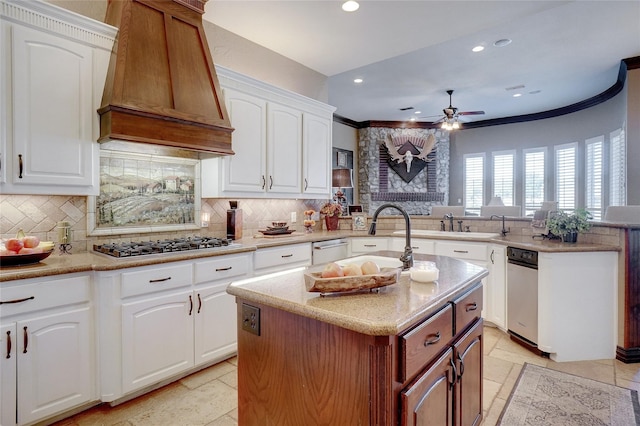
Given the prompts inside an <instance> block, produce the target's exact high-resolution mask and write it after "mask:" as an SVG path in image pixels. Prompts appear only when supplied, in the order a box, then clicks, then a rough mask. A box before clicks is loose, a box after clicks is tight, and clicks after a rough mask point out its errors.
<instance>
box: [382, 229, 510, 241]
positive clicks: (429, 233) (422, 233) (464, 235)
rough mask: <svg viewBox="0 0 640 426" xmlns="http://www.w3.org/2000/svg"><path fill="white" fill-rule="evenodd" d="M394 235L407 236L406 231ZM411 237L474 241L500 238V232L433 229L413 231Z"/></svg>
mask: <svg viewBox="0 0 640 426" xmlns="http://www.w3.org/2000/svg"><path fill="white" fill-rule="evenodd" d="M393 234H394V235H405V231H395V232H394V233H393ZM411 235H412V236H416V237H448V238H457V239H461V240H464V239H473V238H486V239H491V238H498V237H499V236H500V233H499V232H457V231H454V232H451V231H434V230H431V229H412V230H411Z"/></svg>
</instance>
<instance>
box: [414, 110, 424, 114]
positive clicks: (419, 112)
mask: <svg viewBox="0 0 640 426" xmlns="http://www.w3.org/2000/svg"><path fill="white" fill-rule="evenodd" d="M414 114H422V111H416V112H414Z"/></svg>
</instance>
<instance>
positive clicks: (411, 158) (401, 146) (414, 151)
mask: <svg viewBox="0 0 640 426" xmlns="http://www.w3.org/2000/svg"><path fill="white" fill-rule="evenodd" d="M435 145H436V138H435V136H433V135H429V136H427V137H426V138H423V137H419V136H409V135H401V136H392V137H391V139H386V140H385V141H384V146H385V147H386V149H387V153H388V159H387V162H388V163H389V167H391V168H392V169H393V170H394V171H395V172H396V173H397V174H398V176H400V177H401V178H402V180H404V181H405V182H407V183H408V182H411V181H412V180H413V178H414V177H416V176H417V175H418V173H420V172H421V171H422V169H424V168H425V167H426V166H427V163H428V162H429V161H432V160H433V158H427V156H428V155H429V154H430V153H431V151H433V148H434V147H435Z"/></svg>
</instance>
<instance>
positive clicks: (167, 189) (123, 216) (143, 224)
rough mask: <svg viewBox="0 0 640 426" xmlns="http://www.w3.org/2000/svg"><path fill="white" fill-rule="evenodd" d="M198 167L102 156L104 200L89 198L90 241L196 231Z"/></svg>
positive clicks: (162, 159) (118, 155)
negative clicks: (97, 237) (109, 236)
mask: <svg viewBox="0 0 640 426" xmlns="http://www.w3.org/2000/svg"><path fill="white" fill-rule="evenodd" d="M199 164H200V162H199V161H198V160H195V159H185V158H174V157H162V156H157V155H145V154H133V153H129V152H126V153H125V152H117V151H106V150H105V151H102V152H101V156H100V195H99V196H98V197H90V199H89V212H88V215H87V216H88V221H89V224H88V230H89V232H90V234H91V235H101V234H125V233H141V232H158V231H170V230H180V229H198V228H199V226H198V223H197V222H196V221H197V218H199V217H200V178H199V177H200V170H199Z"/></svg>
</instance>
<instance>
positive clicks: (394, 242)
mask: <svg viewBox="0 0 640 426" xmlns="http://www.w3.org/2000/svg"><path fill="white" fill-rule="evenodd" d="M406 244H407V240H406V238H391V239H390V240H389V250H393V251H401V252H404V247H405V245H406ZM411 248H412V249H413V252H414V253H418V254H435V253H436V243H435V241H433V240H427V239H421V238H412V239H411Z"/></svg>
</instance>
